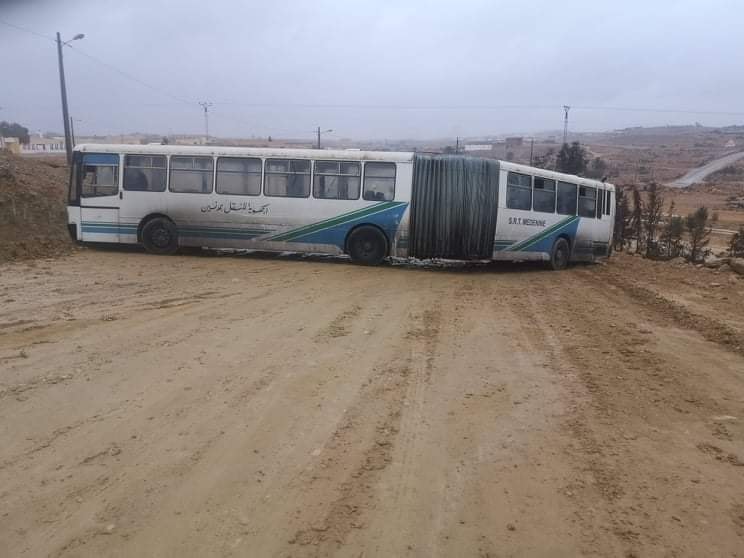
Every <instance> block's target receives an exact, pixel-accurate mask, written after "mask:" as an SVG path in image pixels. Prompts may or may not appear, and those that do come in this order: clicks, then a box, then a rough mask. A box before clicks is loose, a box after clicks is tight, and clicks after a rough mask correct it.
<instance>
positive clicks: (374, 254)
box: [346, 227, 387, 265]
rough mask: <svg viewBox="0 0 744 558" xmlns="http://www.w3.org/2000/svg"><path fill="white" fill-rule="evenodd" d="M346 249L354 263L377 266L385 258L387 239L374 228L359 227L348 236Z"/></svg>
mask: <svg viewBox="0 0 744 558" xmlns="http://www.w3.org/2000/svg"><path fill="white" fill-rule="evenodd" d="M346 249H347V251H348V253H349V255H350V256H351V261H353V262H354V263H357V264H362V265H377V264H379V263H381V262H382V260H384V259H385V256H387V239H386V238H385V235H383V234H382V233H381V232H380V231H379V230H378V229H376V228H374V227H359V228H358V229H355V230H354V231H353V232H352V233H351V235H349V238H348V240H347V241H346Z"/></svg>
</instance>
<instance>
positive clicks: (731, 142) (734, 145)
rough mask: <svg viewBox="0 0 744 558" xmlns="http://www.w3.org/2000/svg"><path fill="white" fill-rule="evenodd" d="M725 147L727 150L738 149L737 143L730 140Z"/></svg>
mask: <svg viewBox="0 0 744 558" xmlns="http://www.w3.org/2000/svg"><path fill="white" fill-rule="evenodd" d="M724 147H727V148H731V147H736V142H735V141H734V140H732V139H730V140H728V141H727V142H726V145H724Z"/></svg>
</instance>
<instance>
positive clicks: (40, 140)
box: [23, 134, 65, 153]
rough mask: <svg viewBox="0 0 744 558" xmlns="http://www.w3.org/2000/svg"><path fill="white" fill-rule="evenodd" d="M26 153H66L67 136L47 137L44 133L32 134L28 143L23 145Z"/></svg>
mask: <svg viewBox="0 0 744 558" xmlns="http://www.w3.org/2000/svg"><path fill="white" fill-rule="evenodd" d="M23 152H24V153H64V152H65V138H61V137H51V138H46V137H44V135H43V134H39V135H37V136H32V137H31V138H30V139H29V140H28V144H27V145H24V146H23Z"/></svg>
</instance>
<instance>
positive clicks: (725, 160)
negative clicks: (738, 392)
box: [669, 151, 744, 188]
mask: <svg viewBox="0 0 744 558" xmlns="http://www.w3.org/2000/svg"><path fill="white" fill-rule="evenodd" d="M740 159H744V151H741V152H738V153H729V154H728V155H724V156H723V157H719V158H718V159H714V160H712V161H710V162H708V163H706V164H704V165H703V166H702V167H698V168H696V169H692V170H690V171H689V172H688V173H687V174H685V175H684V176H681V177H680V178H677V179H676V180H674V181H672V182H670V183H669V185H670V186H674V187H675V188H687V187H688V186H692V185H693V184H696V183H698V182H702V181H703V180H705V177H707V176H708V175H710V174H713V173H714V172H716V171H719V170H721V169H722V168H724V167H726V166H728V165H731V164H733V163H735V162H736V161H738V160H740Z"/></svg>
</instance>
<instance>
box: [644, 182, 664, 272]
mask: <svg viewBox="0 0 744 558" xmlns="http://www.w3.org/2000/svg"><path fill="white" fill-rule="evenodd" d="M663 210H664V195H663V194H662V193H661V192H660V191H659V185H658V184H657V183H656V182H652V183H651V184H650V185H649V186H648V190H647V192H646V203H645V204H643V208H642V211H641V219H642V222H643V227H644V231H645V235H644V237H645V240H646V243H645V251H646V257H647V258H649V257H651V256H652V255H656V252H657V248H656V231H657V229H658V227H659V222H660V221H661V213H662V211H663Z"/></svg>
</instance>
